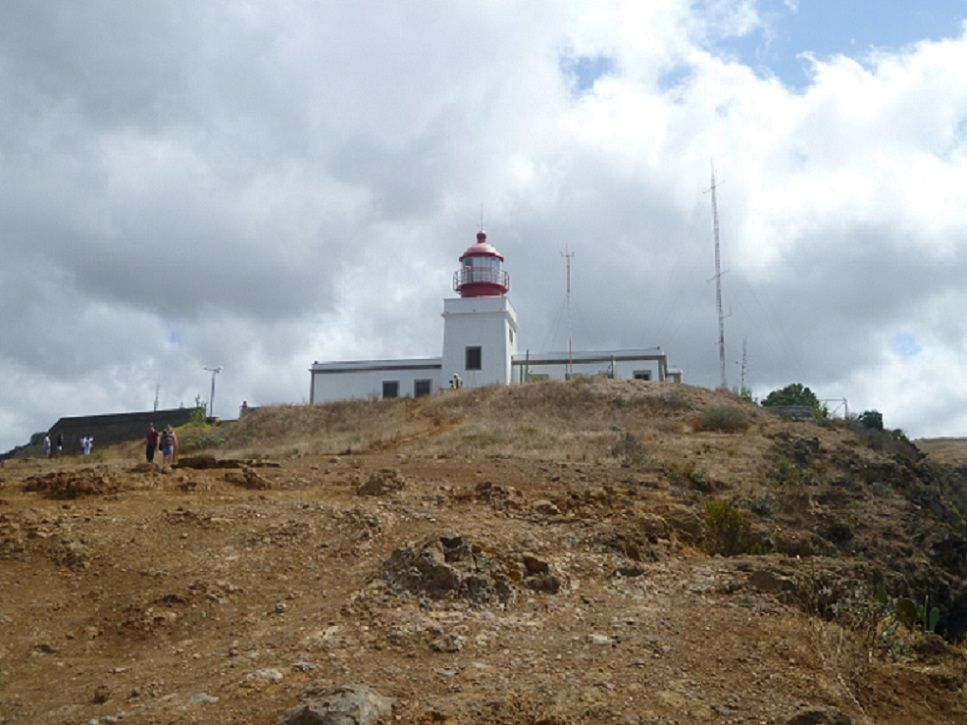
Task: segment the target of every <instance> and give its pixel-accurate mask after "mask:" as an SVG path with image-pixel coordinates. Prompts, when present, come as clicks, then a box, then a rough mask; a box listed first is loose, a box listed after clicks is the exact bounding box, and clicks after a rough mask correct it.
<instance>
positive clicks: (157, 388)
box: [154, 383, 161, 413]
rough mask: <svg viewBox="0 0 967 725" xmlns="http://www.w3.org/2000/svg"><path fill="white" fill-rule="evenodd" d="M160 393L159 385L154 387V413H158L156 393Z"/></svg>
mask: <svg viewBox="0 0 967 725" xmlns="http://www.w3.org/2000/svg"><path fill="white" fill-rule="evenodd" d="M159 392H161V383H157V384H156V385H155V386H154V412H155V413H157V412H158V393H159Z"/></svg>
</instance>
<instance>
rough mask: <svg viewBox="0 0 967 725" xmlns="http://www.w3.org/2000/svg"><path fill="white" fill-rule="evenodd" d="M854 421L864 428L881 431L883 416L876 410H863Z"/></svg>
mask: <svg viewBox="0 0 967 725" xmlns="http://www.w3.org/2000/svg"><path fill="white" fill-rule="evenodd" d="M856 420H858V421H859V423H860V425H862V426H863V427H864V428H873V429H875V430H883V414H882V413H880V411H878V410H864V411H863V412H862V413H860V415H859V417H858V418H857V419H856Z"/></svg>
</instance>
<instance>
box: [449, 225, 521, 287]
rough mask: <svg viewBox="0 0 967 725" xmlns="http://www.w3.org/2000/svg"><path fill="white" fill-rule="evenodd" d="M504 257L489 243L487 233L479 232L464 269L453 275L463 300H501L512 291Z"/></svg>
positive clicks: (468, 250)
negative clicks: (502, 267)
mask: <svg viewBox="0 0 967 725" xmlns="http://www.w3.org/2000/svg"><path fill="white" fill-rule="evenodd" d="M503 261H504V255H502V254H501V253H500V252H498V251H497V250H496V249H495V248H494V247H493V246H492V245H491V244H490V243H489V242H487V233H486V232H485V231H484V230H483V229H481V230H480V231H479V232H477V243H476V244H473V245H471V246H470V247H468V248H467V251H466V252H464V253H463V256H461V257H460V263H461V267H460V269H459V270H457V271H456V272H454V273H453V289H454V290H456V291H457V292H458V293H459V294H460V296H461V297H499V296H501V295H505V294H507V292H508V291H509V290H510V275H509V274H507V272H505V271H504V270H503V269H501V266H500V265H501V263H502V262H503Z"/></svg>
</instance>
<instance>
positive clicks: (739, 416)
mask: <svg viewBox="0 0 967 725" xmlns="http://www.w3.org/2000/svg"><path fill="white" fill-rule="evenodd" d="M696 427H697V428H698V430H703V431H718V432H720V433H739V432H741V431H744V430H746V429H747V428H748V427H749V416H748V415H746V413H745V411H744V410H742V409H741V408H736V407H734V406H731V405H714V406H712V407H710V408H706V409H705V410H703V411H702V413H701V415H700V416H699V418H698V422H697V424H696Z"/></svg>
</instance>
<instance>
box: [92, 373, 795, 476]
mask: <svg viewBox="0 0 967 725" xmlns="http://www.w3.org/2000/svg"><path fill="white" fill-rule="evenodd" d="M746 405H749V406H751V404H747V403H745V402H744V401H739V400H738V399H736V398H735V397H734V396H732V395H729V394H725V393H719V392H715V391H710V390H705V389H703V388H694V387H690V386H687V385H677V384H672V383H660V382H652V381H632V380H609V379H603V378H577V379H575V380H572V381H568V382H563V381H550V380H549V381H541V382H536V383H530V384H527V385H514V386H491V387H485V388H475V389H469V388H464V389H461V390H455V391H443V392H441V393H439V394H437V395H434V396H430V397H426V398H420V399H412V398H398V399H393V400H350V401H340V402H334V403H327V404H323V405H278V406H267V407H260V408H258V409H256V410H253V411H251V412H250V413H249V414H247V415H246V416H245V417H243V418H242V419H241V420H239V421H237V422H225V423H221V424H218V425H216V426H207V425H205V426H191V425H189V426H184V427H183V428H181V429H179V441H180V444H181V451H182V452H183V453H189V452H196V451H205V452H209V453H213V454H215V455H220V456H229V455H234V456H239V457H245V458H257V457H264V456H269V457H288V456H300V455H312V454H338V453H343V452H347V451H352V452H364V451H369V450H387V449H394V450H398V451H400V452H401V453H406V454H409V455H420V456H440V457H459V458H473V457H492V456H516V457H522V458H529V459H560V460H571V461H597V462H610V463H613V464H618V463H620V462H623V461H624V460H625V458H626V456H622V455H619V456H617V457H616V455H615V453H614V450H613V449H614V446H615V445H616V443H619V442H620V441H621V440H629V438H628V437H629V436H630V437H631V438H633V439H635V440H637V441H640V442H641V444H642V446H643V447H646V448H647V450H649V451H650V450H651V446H652V445H653V444H655V443H657V442H658V441H662V445H663V446H664V447H665V448H666V453H665V455H672V456H673V457H676V456H677V455H678V454H677V453H675V452H674V450H670V449H668V445H670V444H672V443H673V442H674V447H675V448H681V450H680V455H681V456H682V457H683V459H684V458H687V457H690V456H691V455H693V454H694V449H695V447H696V446H702V447H704V448H708V447H709V446H716V445H719V443H716V442H715V441H714V440H711V441H708V440H703V441H699V440H698V439H697V438H696V437H695V436H692V435H689V434H690V432H691V431H693V430H695V428H696V427H697V426H696V424H695V420H696V415H697V413H696V412H697V411H698V412H699V413H700V412H701V411H707V410H712V409H715V408H716V407H719V408H722V407H727V408H729V410H732V409H733V408H734V409H736V410H738V411H739V413H738V415H739V417H745V419H746V420H750V421H751V420H756V419H759V418H758V416H757V414H756V412H755V410H754V409H752V408H750V409H749V410H746V408H745V406H746ZM759 420H764V419H759ZM759 425H760V427H761V426H762V425H763V424H762V423H760V424H759ZM775 425H780V423H779V422H778V421H776V422H775ZM669 434H673V438H671V439H670V438H669ZM675 441H677V442H675ZM722 445H734V444H731V443H729V444H722ZM644 449H645V448H643V449H642V450H644ZM143 455H144V453H143V444H142V443H140V442H133V443H130V444H125V445H123V446H117V447H115V448H114V449H113V450H112V451H111V452H110V453H108V456H109V457H111V458H114V457H119V458H127V459H128V460H131V459H140V458H142V457H143ZM639 457H641V456H635V458H636V459H637V458H639Z"/></svg>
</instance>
